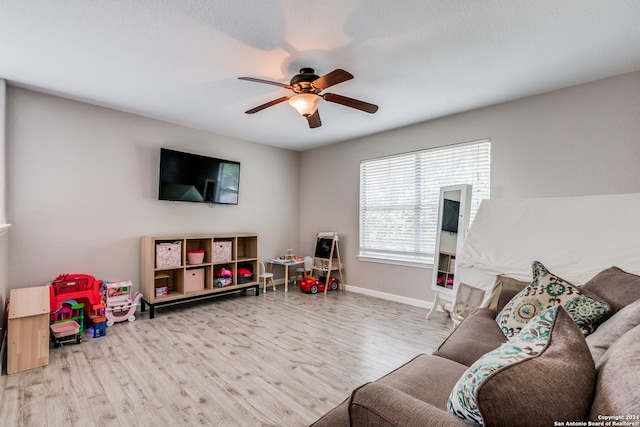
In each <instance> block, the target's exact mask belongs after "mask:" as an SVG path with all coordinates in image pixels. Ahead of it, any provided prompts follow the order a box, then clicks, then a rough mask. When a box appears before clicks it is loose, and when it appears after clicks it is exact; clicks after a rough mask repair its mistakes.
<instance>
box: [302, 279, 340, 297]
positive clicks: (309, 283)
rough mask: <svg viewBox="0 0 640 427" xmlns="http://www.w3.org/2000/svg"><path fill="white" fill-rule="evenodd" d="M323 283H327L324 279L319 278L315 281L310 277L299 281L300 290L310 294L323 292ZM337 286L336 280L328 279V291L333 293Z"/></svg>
mask: <svg viewBox="0 0 640 427" xmlns="http://www.w3.org/2000/svg"><path fill="white" fill-rule="evenodd" d="M325 283H327V278H326V277H320V278H318V279H316V278H315V277H312V276H305V277H303V278H302V279H300V290H301V291H304V292H309V293H312V294H316V293H318V292H324V286H325ZM338 286H340V282H338V279H336V278H334V277H329V289H331V290H332V291H335V290H336V289H338Z"/></svg>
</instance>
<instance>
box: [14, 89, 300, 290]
mask: <svg viewBox="0 0 640 427" xmlns="http://www.w3.org/2000/svg"><path fill="white" fill-rule="evenodd" d="M7 99H8V104H7V107H8V108H7V111H8V120H7V156H8V180H7V195H8V217H9V222H10V223H12V227H11V229H10V230H9V234H8V236H9V248H10V254H9V261H10V266H11V268H10V271H9V287H10V288H19V287H27V286H36V285H41V284H44V283H46V282H48V281H51V280H53V279H54V278H55V277H56V276H57V275H58V274H61V273H86V274H90V275H93V276H95V277H96V278H99V279H108V280H132V281H133V283H134V285H135V286H136V287H137V286H139V281H140V236H141V235H145V234H180V233H202V232H243V231H246V232H256V233H258V234H259V236H260V257H261V258H269V257H273V256H275V255H279V254H282V253H284V250H285V249H286V248H290V247H293V248H296V243H297V242H298V238H299V236H298V230H299V212H298V206H299V201H298V193H299V187H298V180H297V179H296V178H297V175H298V162H299V153H297V152H295V151H290V150H283V149H278V148H273V147H268V146H265V145H260V144H255V143H250V142H246V141H240V140H236V139H232V138H227V137H224V136H220V135H213V134H211V133H207V132H203V131H198V130H194V129H190V128H186V127H183V126H178V125H174V124H170V123H166V122H162V121H158V120H152V119H148V118H144V117H140V116H136V115H133V114H127V113H123V112H118V111H114V110H110V109H106V108H100V107H96V106H92V105H88V104H83V103H80V102H75V101H70V100H67V99H63V98H59V97H55V96H49V95H44V94H40V93H37V92H32V91H29V90H25V89H20V88H15V87H11V86H10V87H9V88H8V97H7ZM160 147H170V148H175V149H178V150H183V151H189V152H194V153H199V154H204V155H211V156H217V157H221V158H226V159H230V160H238V161H240V162H241V176H240V199H239V204H238V205H237V206H223V205H218V206H216V207H214V208H210V207H208V206H207V205H206V204H194V203H180V202H173V203H172V202H166V201H158V200H157V188H158V164H159V158H160Z"/></svg>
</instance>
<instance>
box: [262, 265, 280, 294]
mask: <svg viewBox="0 0 640 427" xmlns="http://www.w3.org/2000/svg"><path fill="white" fill-rule="evenodd" d="M258 263H259V264H260V270H259V271H258V277H259V278H260V280H262V293H266V292H267V281H269V280H270V281H271V287H272V288H273V291H274V292H275V290H276V284H275V282H274V281H273V273H267V269H266V267H265V266H264V263H263V262H262V261H259V262H258Z"/></svg>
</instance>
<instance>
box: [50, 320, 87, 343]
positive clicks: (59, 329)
mask: <svg viewBox="0 0 640 427" xmlns="http://www.w3.org/2000/svg"><path fill="white" fill-rule="evenodd" d="M49 329H51V334H52V335H53V346H54V347H62V345H63V344H68V343H76V344H80V341H82V336H81V335H80V325H79V324H78V322H76V321H75V320H71V321H68V322H60V323H54V324H53V325H51V326H49Z"/></svg>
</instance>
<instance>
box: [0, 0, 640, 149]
mask: <svg viewBox="0 0 640 427" xmlns="http://www.w3.org/2000/svg"><path fill="white" fill-rule="evenodd" d="M302 67H312V68H314V69H315V70H316V74H318V75H323V74H326V73H328V72H330V71H332V70H334V69H336V68H343V69H345V70H347V71H349V72H351V73H352V74H353V75H354V76H355V78H354V79H353V80H350V81H347V82H344V83H341V84H339V85H336V86H333V87H331V88H330V89H327V90H326V91H325V92H331V93H337V94H340V95H345V96H349V97H352V98H357V99H361V100H364V101H367V102H371V103H374V104H377V105H379V106H380V109H379V110H378V112H377V113H376V114H373V115H370V114H367V113H364V112H361V111H358V110H354V109H351V108H347V107H344V106H342V105H338V104H335V103H329V102H324V103H322V104H321V105H320V115H321V118H322V123H323V125H322V127H320V128H317V129H309V127H308V125H307V122H306V120H305V119H304V118H302V117H300V116H299V115H298V114H297V113H296V112H295V110H293V109H292V108H291V107H290V106H289V105H288V104H287V103H286V102H285V103H281V104H278V105H275V106H273V107H270V108H267V109H265V110H263V111H261V112H259V113H256V114H254V115H247V114H244V111H245V110H248V109H249V108H252V107H255V106H257V105H260V104H263V103H265V102H267V101H270V100H272V99H275V98H279V97H281V96H285V95H288V94H290V92H289V91H287V90H286V89H283V88H279V87H277V86H272V85H266V84H260V83H254V82H247V81H242V80H238V79H237V77H239V76H250V77H256V78H261V79H266V80H274V81H278V82H284V83H288V81H289V79H290V78H291V76H292V75H294V74H296V73H297V72H298V70H299V69H300V68H302ZM639 69H640V1H638V0H615V1H605V0H522V1H520V0H483V1H474V0H448V1H443V0H402V1H400V0H316V1H307V0H252V1H250V0H217V1H216V0H58V1H51V0H3V1H1V2H0V78H5V79H7V81H8V82H9V84H12V85H15V86H20V87H26V88H30V89H34V90H38V91H42V92H45V93H51V94H56V95H60V96H64V97H67V98H71V99H76V100H80V101H85V102H89V103H92V104H96V105H101V106H106V107H110V108H115V109H118V110H122V111H127V112H132V113H136V114H141V115H144V116H148V117H153V118H157V119H161V120H165V121H168V122H173V123H179V124H183V125H186V126H190V127H193V128H198V129H203V130H207V131H211V132H214V133H217V134H222V135H227V136H231V137H235V138H241V139H244V140H250V141H255V142H259V143H262V144H268V145H273V146H278V147H285V148H290V149H294V150H305V149H308V148H312V147H317V146H321V145H324V144H330V143H334V142H338V141H343V140H347V139H351V138H355V137H359V136H364V135H367V134H371V133H376V132H381V131H384V130H387V129H393V128H397V127H400V126H405V125H409V124H412V123H416V122H420V121H424V120H429V119H432V118H435V117H440V116H443V115H448V114H452V113H457V112H461V111H466V110H470V109H474V108H478V107H482V106H487V105H492V104H496V103H499V102H503V101H508V100H513V99H517V98H521V97H524V96H529V95H533V94H538V93H543V92H548V91H550V90H554V89H558V88H562V87H567V86H571V85H575V84H579V83H583V82H587V81H592V80H597V79H600V78H604V77H609V76H613V75H618V74H623V73H626V72H630V71H635V70H639Z"/></svg>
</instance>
